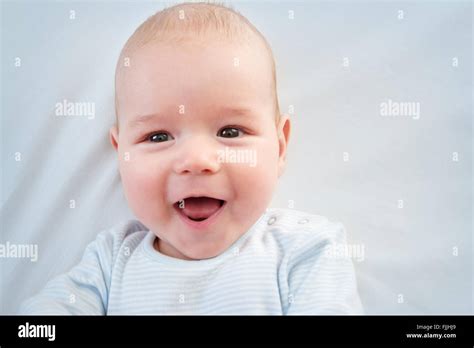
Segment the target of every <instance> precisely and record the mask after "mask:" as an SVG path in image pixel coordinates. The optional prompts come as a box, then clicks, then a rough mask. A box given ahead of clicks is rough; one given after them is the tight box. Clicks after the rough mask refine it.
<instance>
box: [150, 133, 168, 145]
mask: <svg viewBox="0 0 474 348" xmlns="http://www.w3.org/2000/svg"><path fill="white" fill-rule="evenodd" d="M171 139H173V137H172V136H171V135H169V134H168V133H166V132H158V133H152V134H150V135H149V136H148V138H147V140H148V141H150V142H152V143H162V142H164V141H168V140H171Z"/></svg>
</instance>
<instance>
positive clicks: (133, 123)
mask: <svg viewBox="0 0 474 348" xmlns="http://www.w3.org/2000/svg"><path fill="white" fill-rule="evenodd" d="M253 114H254V112H253V111H252V110H251V109H249V108H245V107H221V108H219V109H217V112H216V113H215V115H214V116H215V117H219V116H220V117H222V116H225V115H227V116H247V117H248V116H251V115H253ZM164 118H166V115H163V114H160V113H154V114H150V115H139V116H137V117H135V118H134V119H132V120H130V122H129V123H128V126H129V127H130V128H135V127H138V126H140V125H142V124H146V123H148V122H150V121H153V120H159V119H164Z"/></svg>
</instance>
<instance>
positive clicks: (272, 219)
mask: <svg viewBox="0 0 474 348" xmlns="http://www.w3.org/2000/svg"><path fill="white" fill-rule="evenodd" d="M276 220H277V219H276V217H275V216H272V217H271V218H270V219H268V222H267V223H268V224H269V225H273V224H274V223H275V221H276Z"/></svg>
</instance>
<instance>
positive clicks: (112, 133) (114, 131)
mask: <svg viewBox="0 0 474 348" xmlns="http://www.w3.org/2000/svg"><path fill="white" fill-rule="evenodd" d="M109 140H110V143H111V144H112V146H113V147H114V149H115V151H117V150H118V128H117V125H113V126H112V127H111V128H110V130H109Z"/></svg>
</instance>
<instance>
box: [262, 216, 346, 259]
mask: <svg viewBox="0 0 474 348" xmlns="http://www.w3.org/2000/svg"><path fill="white" fill-rule="evenodd" d="M265 219H266V225H267V226H266V229H267V232H268V233H270V234H271V236H272V237H273V238H275V239H276V240H277V241H278V243H279V244H280V245H281V246H284V248H285V249H292V250H295V249H299V248H300V247H303V248H314V247H316V246H322V245H326V244H328V243H330V244H334V243H337V244H339V243H341V244H342V243H346V232H345V228H344V225H343V224H342V223H340V222H337V221H331V220H329V219H328V218H327V217H325V216H322V215H317V214H311V213H307V212H303V211H299V210H295V209H282V208H271V209H267V211H266V213H265Z"/></svg>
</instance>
